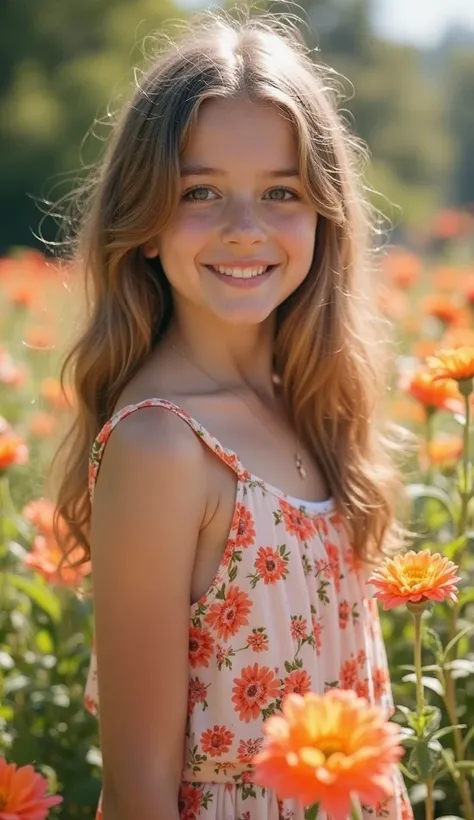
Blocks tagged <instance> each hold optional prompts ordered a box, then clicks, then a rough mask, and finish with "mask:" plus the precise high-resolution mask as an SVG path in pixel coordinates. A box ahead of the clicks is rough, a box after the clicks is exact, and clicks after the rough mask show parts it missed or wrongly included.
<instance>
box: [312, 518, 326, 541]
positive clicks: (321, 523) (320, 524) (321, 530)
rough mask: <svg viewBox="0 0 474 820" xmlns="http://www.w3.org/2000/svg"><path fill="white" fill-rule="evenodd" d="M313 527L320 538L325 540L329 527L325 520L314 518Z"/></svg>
mask: <svg viewBox="0 0 474 820" xmlns="http://www.w3.org/2000/svg"><path fill="white" fill-rule="evenodd" d="M314 526H315V529H316V532H317V533H318V535H319V537H320V538H323V539H324V538H327V536H328V535H329V527H328V524H327V521H326V519H325V518H322V517H321V518H316V519H315V522H314Z"/></svg>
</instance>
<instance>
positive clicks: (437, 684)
mask: <svg viewBox="0 0 474 820" xmlns="http://www.w3.org/2000/svg"><path fill="white" fill-rule="evenodd" d="M402 680H403V681H404V682H407V681H410V682H411V683H416V675H415V674H414V673H410V674H409V675H404V676H403V678H402ZM421 682H422V684H423V686H425V687H426V688H427V689H431V690H432V691H433V692H436V694H437V695H439V696H440V697H441V698H442V697H444V688H443V684H442V683H441V681H439V680H438V678H432V677H430V676H429V675H422V677H421Z"/></svg>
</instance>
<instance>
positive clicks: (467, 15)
mask: <svg viewBox="0 0 474 820" xmlns="http://www.w3.org/2000/svg"><path fill="white" fill-rule="evenodd" d="M178 2H179V3H180V5H182V6H186V7H188V8H189V7H193V8H201V7H205V6H206V5H207V4H206V0H178ZM374 7H375V10H376V11H375V18H376V19H375V20H374V22H375V23H376V27H377V29H378V31H380V32H381V33H382V34H383V35H385V36H387V37H390V38H391V39H394V40H401V41H404V42H409V43H414V44H417V45H421V46H431V45H436V43H437V42H438V41H439V39H440V38H441V37H442V36H443V34H444V33H445V31H446V30H447V29H448V28H449V27H450V26H451V25H454V24H458V25H461V26H465V27H467V28H469V29H472V30H474V0H374Z"/></svg>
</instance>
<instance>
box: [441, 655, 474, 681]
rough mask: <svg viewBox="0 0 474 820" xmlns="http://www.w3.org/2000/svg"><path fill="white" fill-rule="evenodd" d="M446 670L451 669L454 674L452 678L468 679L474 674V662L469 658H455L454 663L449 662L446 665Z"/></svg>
mask: <svg viewBox="0 0 474 820" xmlns="http://www.w3.org/2000/svg"><path fill="white" fill-rule="evenodd" d="M444 668H445V669H449V670H450V671H451V672H453V673H454V674H453V675H452V677H453V678H454V679H456V678H467V677H469V675H472V674H473V673H474V660H469V659H468V658H455V660H453V661H448V663H445V664H444Z"/></svg>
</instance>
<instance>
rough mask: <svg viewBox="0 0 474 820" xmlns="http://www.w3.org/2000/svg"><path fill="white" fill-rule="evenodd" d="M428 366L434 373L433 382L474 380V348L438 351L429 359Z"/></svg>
mask: <svg viewBox="0 0 474 820" xmlns="http://www.w3.org/2000/svg"><path fill="white" fill-rule="evenodd" d="M427 364H428V367H429V368H430V369H431V371H432V373H433V381H438V380H439V379H455V380H456V381H467V380H468V379H472V378H474V347H458V348H455V349H454V350H438V351H437V353H435V355H434V356H429V357H428V359H427Z"/></svg>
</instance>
